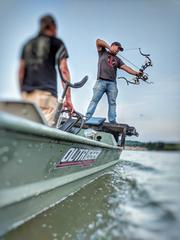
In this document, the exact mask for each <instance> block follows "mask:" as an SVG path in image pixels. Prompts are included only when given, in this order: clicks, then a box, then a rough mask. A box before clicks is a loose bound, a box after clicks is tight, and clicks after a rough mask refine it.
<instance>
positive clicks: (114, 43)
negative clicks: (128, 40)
mask: <svg viewBox="0 0 180 240" xmlns="http://www.w3.org/2000/svg"><path fill="white" fill-rule="evenodd" d="M112 45H116V46H118V47H119V49H120V50H121V51H124V48H123V47H122V46H121V44H120V43H119V42H113V43H112V44H111V46H112Z"/></svg>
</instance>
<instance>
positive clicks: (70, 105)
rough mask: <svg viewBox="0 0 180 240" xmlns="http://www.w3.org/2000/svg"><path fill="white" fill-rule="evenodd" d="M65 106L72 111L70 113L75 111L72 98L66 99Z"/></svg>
mask: <svg viewBox="0 0 180 240" xmlns="http://www.w3.org/2000/svg"><path fill="white" fill-rule="evenodd" d="M63 107H64V108H67V109H68V110H69V111H70V114H73V112H74V106H73V104H72V102H71V100H70V99H68V100H67V99H66V100H65V101H64V104H63Z"/></svg>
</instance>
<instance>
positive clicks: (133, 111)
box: [0, 0, 180, 141]
mask: <svg viewBox="0 0 180 240" xmlns="http://www.w3.org/2000/svg"><path fill="white" fill-rule="evenodd" d="M0 4H1V7H0V18H1V21H0V29H1V37H0V41H1V44H0V53H1V58H0V98H3V99H6V98H8V99H10V98H11V99H12V98H14V99H19V98H20V94H19V87H18V81H17V69H18V60H19V55H20V49H21V47H22V45H23V43H24V42H25V41H27V40H28V39H29V38H30V37H32V36H35V35H36V34H37V32H38V20H39V17H40V16H41V15H43V14H46V13H50V14H52V15H54V17H55V18H56V20H57V23H58V36H59V37H60V38H62V39H63V40H64V42H65V44H66V46H67V49H68V52H69V56H70V58H69V68H70V71H71V75H72V81H73V82H76V81H79V80H80V79H81V78H82V77H83V76H84V75H88V76H89V81H88V83H87V84H86V85H85V86H84V87H83V88H82V89H75V90H72V99H73V103H74V106H75V109H76V110H77V111H80V112H82V113H83V114H85V113H86V110H87V106H88V104H89V101H90V100H91V97H92V88H93V85H94V83H95V81H96V73H97V60H98V58H97V52H96V46H95V41H96V39H97V38H101V39H104V40H106V41H107V42H108V43H109V44H110V43H111V42H113V41H119V42H121V44H122V45H123V47H124V48H125V51H124V52H123V56H125V57H126V58H128V59H129V60H130V61H132V62H133V63H134V64H136V65H138V66H141V65H142V64H143V63H144V58H143V57H142V56H140V54H139V53H138V51H137V50H128V49H132V48H138V47H141V50H142V51H143V52H145V53H150V54H151V59H152V61H153V64H154V65H153V67H152V68H148V69H147V72H148V74H149V78H150V80H151V81H153V82H154V84H152V85H148V84H145V83H142V84H141V85H140V86H134V85H131V86H127V85H126V83H125V81H123V80H119V81H118V89H119V93H118V99H117V115H118V121H119V122H121V123H127V124H129V125H132V126H135V127H136V129H137V131H138V132H139V133H140V137H139V139H138V140H141V141H157V140H164V141H180V107H179V103H180V70H179V68H180V67H179V54H180V44H179V42H180V28H179V23H180V1H179V0H91V1H89V0H58V1H53V0H49V1H47V0H43V1H42V0H39V1H34V0H31V1H21V0H11V1H10V0H6V1H5V0H2V1H1V3H0ZM127 65H128V63H127ZM129 66H131V65H129ZM131 67H133V66H131ZM122 75H123V76H126V77H130V78H131V76H130V75H129V76H128V75H124V73H122V71H118V76H122ZM59 92H61V85H59ZM107 106H108V105H107V99H106V96H104V97H103V98H102V100H101V102H100V103H99V105H98V107H97V110H96V112H95V116H105V117H107Z"/></svg>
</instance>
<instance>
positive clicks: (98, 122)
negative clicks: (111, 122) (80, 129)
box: [85, 117, 106, 126]
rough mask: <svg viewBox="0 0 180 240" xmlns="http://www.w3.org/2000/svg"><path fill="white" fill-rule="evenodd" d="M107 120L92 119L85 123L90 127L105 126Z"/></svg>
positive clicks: (100, 118)
mask: <svg viewBox="0 0 180 240" xmlns="http://www.w3.org/2000/svg"><path fill="white" fill-rule="evenodd" d="M105 120H106V118H102V117H91V118H89V119H88V120H87V121H86V122H85V124H87V125H90V126H101V125H103V123H104V122H105Z"/></svg>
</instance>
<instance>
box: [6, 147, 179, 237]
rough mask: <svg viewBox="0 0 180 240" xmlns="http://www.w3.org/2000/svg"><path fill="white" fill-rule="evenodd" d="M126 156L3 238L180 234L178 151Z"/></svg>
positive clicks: (166, 235) (139, 153)
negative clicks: (110, 170)
mask: <svg viewBox="0 0 180 240" xmlns="http://www.w3.org/2000/svg"><path fill="white" fill-rule="evenodd" d="M122 159H123V160H122V161H121V163H120V164H118V165H117V166H116V167H115V168H114V171H113V172H111V173H109V174H107V175H104V176H102V177H100V178H99V179H97V180H95V181H94V182H92V183H90V184H89V185H87V186H86V187H84V188H83V189H81V190H80V191H79V192H77V193H75V194H74V195H72V196H70V197H68V198H67V199H66V200H65V201H63V202H62V203H60V204H58V205H57V206H55V207H54V208H52V209H49V210H48V211H46V212H44V213H42V214H41V215H39V216H38V217H36V218H34V219H32V220H31V221H29V222H27V223H26V224H24V225H22V226H21V227H19V228H18V229H16V230H14V231H11V232H10V233H8V234H7V235H6V236H4V239H6V240H12V239H13V240H24V239H27V240H28V239H29V240H30V239H31V240H36V239H37V240H41V239H42V240H46V239H47V240H51V239H52V240H57V239H60V240H63V239H64V240H66V239H77V240H84V239H90V240H99V239H100V240H101V239H102V240H108V239H112V240H116V239H117V240H119V239H120V240H135V239H136V240H141V239H142V240H146V239H147V240H152V239H153V240H156V239H157V240H161V239H162V240H171V239H173V240H176V239H177V240H178V239H180V238H179V236H180V232H179V229H180V205H179V198H180V192H179V189H180V186H179V183H180V175H179V170H180V154H179V153H163V152H130V151H128V152H124V153H123V155H122Z"/></svg>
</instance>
